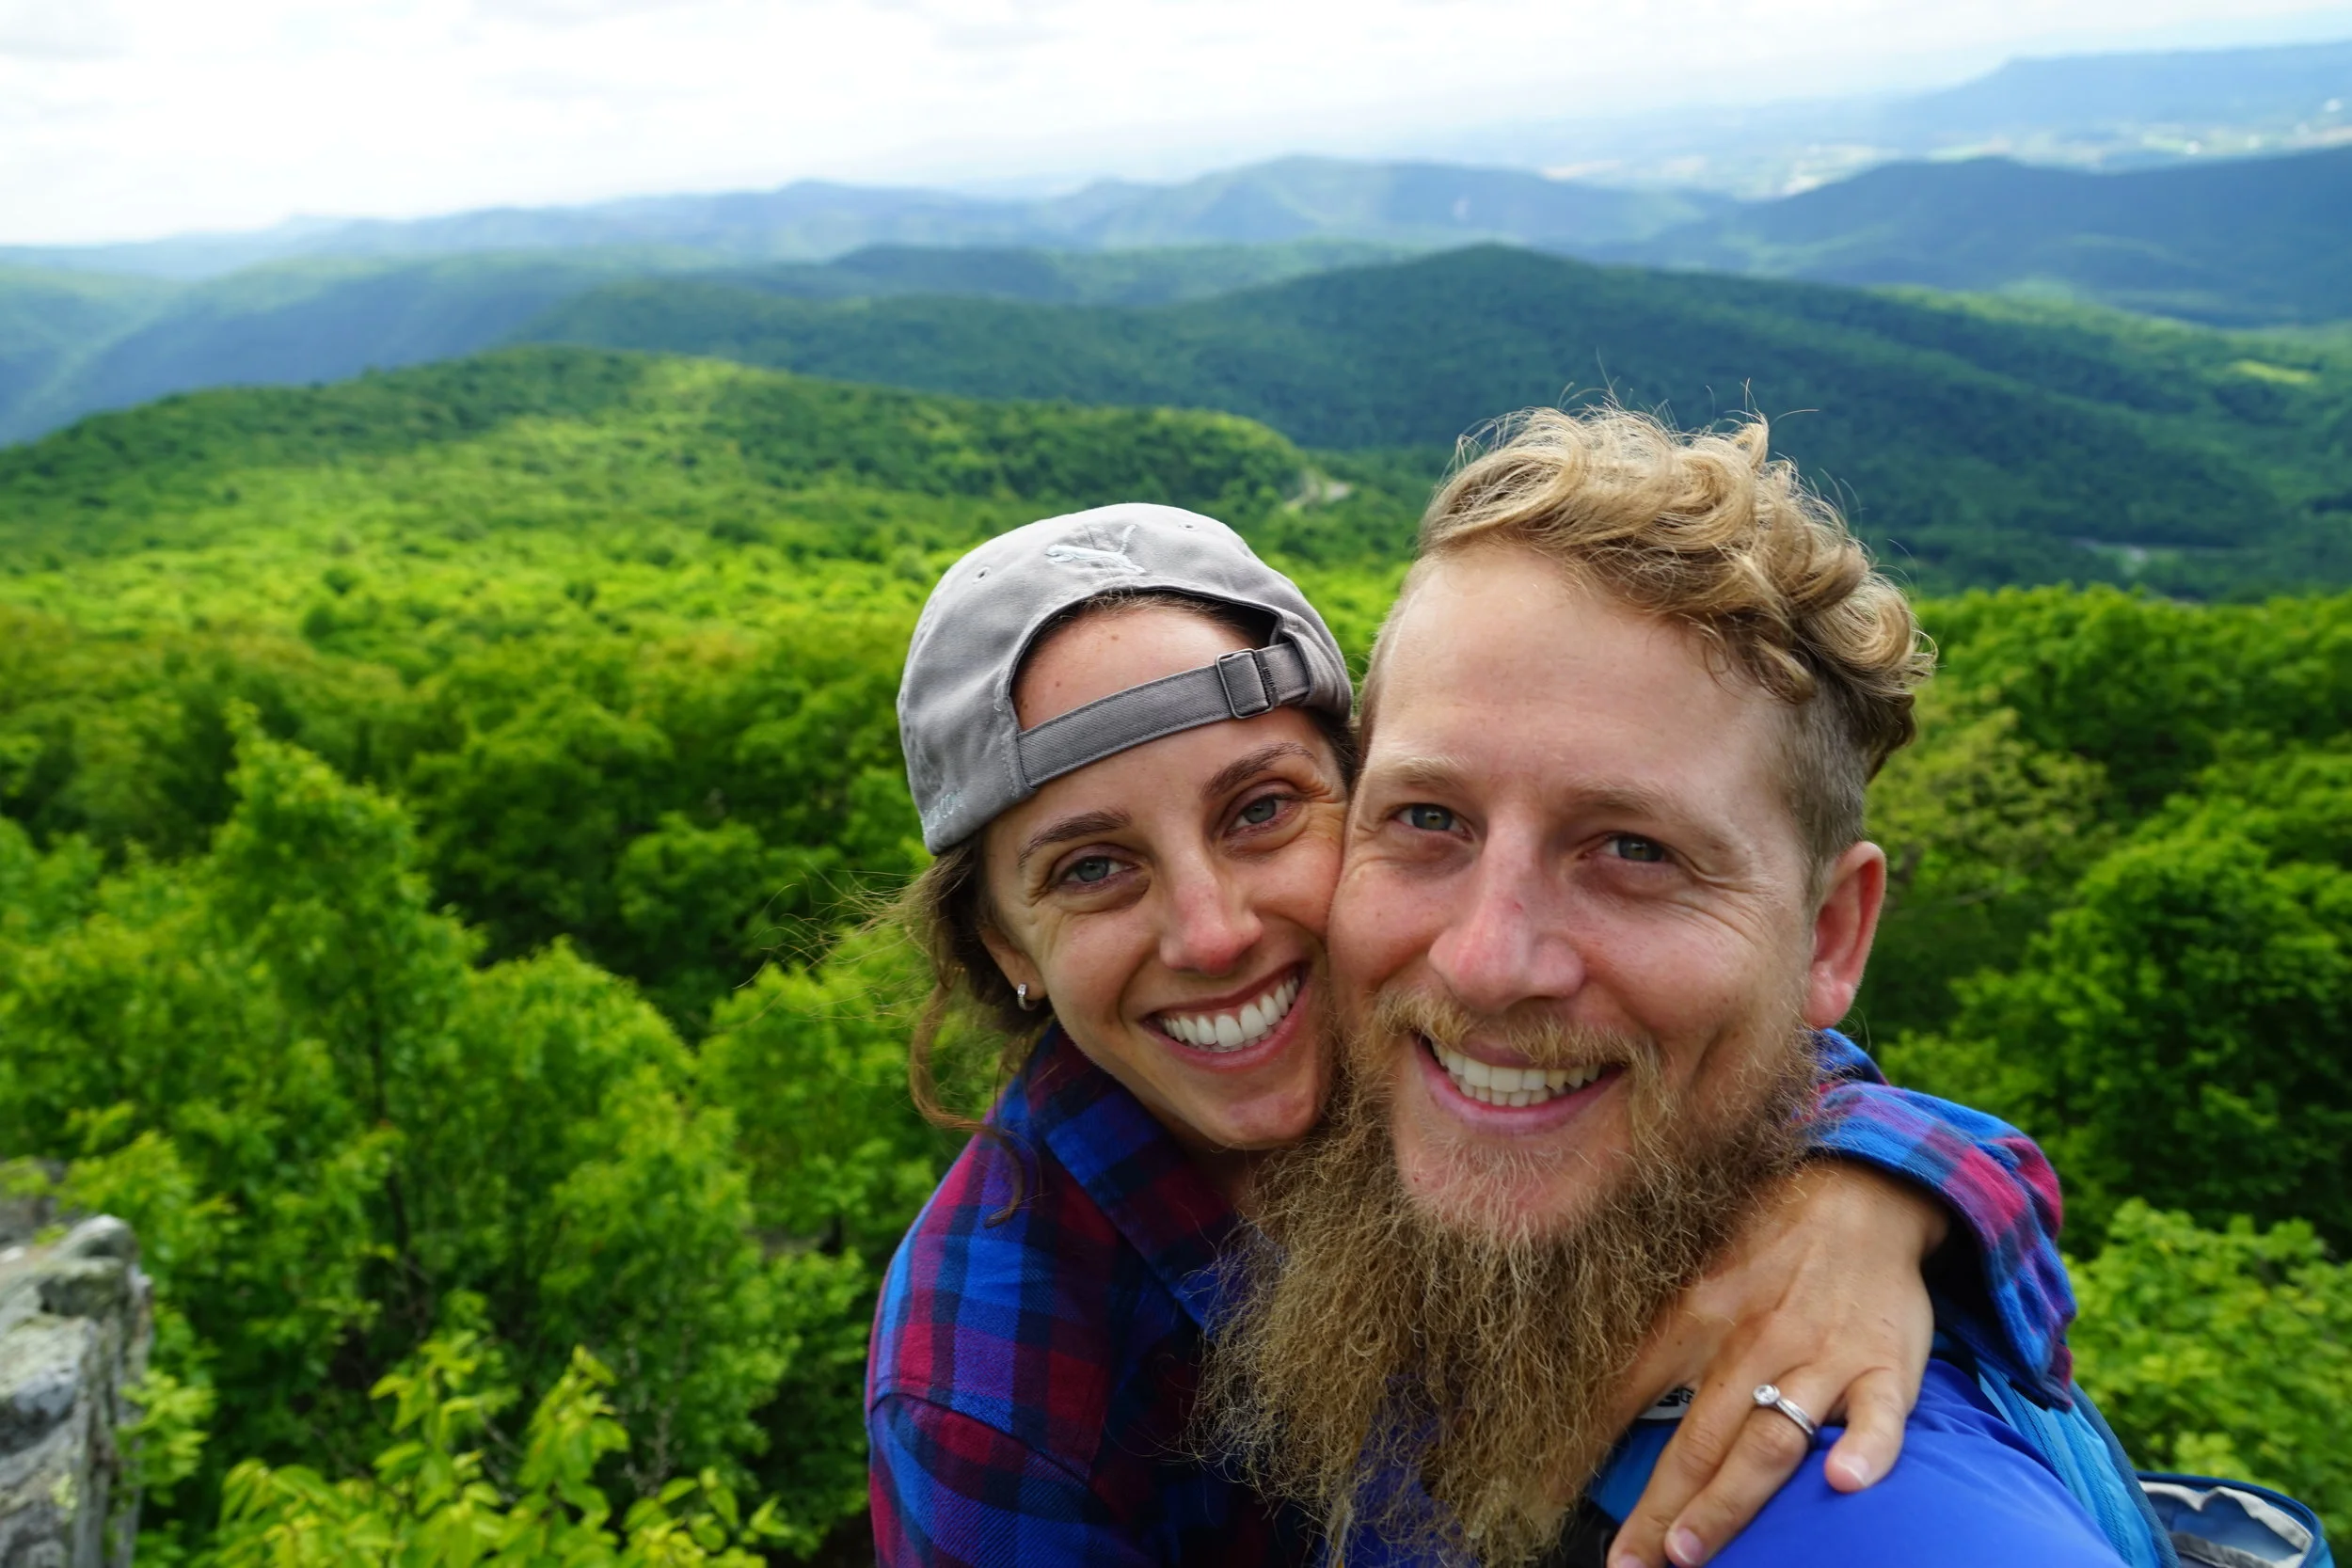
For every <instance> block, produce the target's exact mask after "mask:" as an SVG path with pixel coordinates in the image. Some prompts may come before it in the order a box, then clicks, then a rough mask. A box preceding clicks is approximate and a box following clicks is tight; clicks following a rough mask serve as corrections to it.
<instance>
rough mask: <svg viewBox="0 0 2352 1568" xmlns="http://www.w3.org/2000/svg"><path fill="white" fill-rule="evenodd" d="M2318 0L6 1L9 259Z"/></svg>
mask: <svg viewBox="0 0 2352 1568" xmlns="http://www.w3.org/2000/svg"><path fill="white" fill-rule="evenodd" d="M2310 3H2311V0H2234V3H2231V4H2226V5H2225V4H2224V3H2223V0H2075V3H2073V4H2069V5H2065V6H2060V7H2053V6H2051V5H2049V4H2048V3H2047V0H1952V3H1949V4H1946V5H1941V6H1932V7H1930V6H1921V5H1919V4H1917V3H1916V0H1550V3H1549V4H1545V5H1535V6H1531V5H1529V4H1527V3H1526V0H1286V3H1274V4H1269V3H1268V0H207V3H206V4H204V5H200V6H194V5H189V4H188V3H187V0H0V133H5V134H0V242H11V241H13V242H39V241H65V240H76V239H98V238H111V237H128V236H134V235H142V234H152V233H161V232H168V231H173V230H183V229H188V228H197V227H204V228H221V227H238V226H250V225H257V224H262V223H267V222H271V221H275V220H276V219H278V218H279V217H282V216H284V215H286V214H292V213H381V214H418V213H426V212H440V211H450V210H454V209H459V208H463V207H468V206H475V205H483V204H488V203H493V202H506V201H520V202H534V201H553V200H577V199H589V198H598V197H604V196H613V195H624V194H631V193H637V192H644V191H654V190H672V189H683V188H699V189H715V188H724V187H729V186H745V185H771V184H775V183H780V182H784V181H786V180H789V179H794V178H799V177H803V176H811V175H814V176H827V177H832V178H841V179H875V178H890V179H896V180H908V181H914V180H930V181H978V180H988V179H995V178H1003V177H1014V176H1023V175H1051V176H1061V177H1069V178H1078V177H1083V176H1086V175H1090V174H1110V173H1132V174H1138V175H1146V176H1161V175H1168V174H1171V173H1178V172H1183V171H1185V170H1187V169H1189V168H1197V167H1200V166H1208V165H1211V164H1215V163H1217V162H1221V161H1229V160H1232V159H1235V158H1241V157H1251V156H1261V155H1266V154H1271V153H1274V152H1279V151H1282V150H1293V149H1305V150H1330V151H1350V150H1373V149H1379V150H1396V149H1397V148H1399V147H1403V146H1407V145H1409V144H1410V143H1411V142H1412V140H1413V138H1414V137H1415V136H1416V135H1421V134H1422V133H1423V132H1424V131H1432V130H1435V129H1438V128H1444V127H1449V126H1458V125H1462V124H1466V123H1473V122H1480V121H1487V122H1491V121H1496V120H1503V119H1512V118H1514V117H1536V116H1541V117H1549V118H1557V117H1562V116H1567V115H1574V114H1581V113H1617V112H1623V111H1628V110H1631V109H1635V108H1639V107H1644V106H1667V105H1672V104H1677V103H1692V102H1700V101H1708V100H1717V101H1722V100H1737V101H1760V100H1764V99H1769V98H1774V97H1790V96H1801V95H1805V94H1819V93H1828V92H1840V91H1854V90H1863V89H1867V88H1870V87H1912V86H1917V85H1921V84H1925V83H1929V82H1934V81H1948V80H1955V79H1958V78H1959V77H1962V76H1964V75H1966V74H1969V73H1971V72H1973V71H1977V70H1980V69H1983V68H1984V67H1986V66H1989V65H1991V64H1993V63H1994V62H1995V61H1997V60H1998V59H1999V58H2000V57H2002V56H2003V55H2007V54H2010V53H2014V52H2020V51H2032V50H2047V49H2049V48H2054V47H2064V46H2068V45H2074V46H2082V45H2091V46H2098V45H2102V44H2111V43H2115V42H2128V41H2132V40H2137V39H2143V38H2149V37H2153V36H2156V35H2159V34H2161V33H2163V32H2164V31H2165V30H2166V29H2170V30H2171V31H2172V32H2174V33H2183V34H2185V33H2193V32H2195V31H2196V30H2198V29H2200V28H2202V29H2205V30H2207V32H2210V33H2215V34H2221V33H2230V32H2231V30H2234V32H2233V34H2232V36H2247V35H2248V34H2249V33H2251V32H2253V31H2255V30H2257V29H2259V28H2260V27H2262V26H2263V25H2264V24H2265V22H2264V19H2265V18H2273V19H2276V18H2287V17H2292V16H2294V15H2295V14H2296V13H2301V12H2308V10H2309V7H2310ZM2208 41H2227V39H2226V38H2223V37H2218V36H2217V37H2215V38H2212V39H2210V40H2208Z"/></svg>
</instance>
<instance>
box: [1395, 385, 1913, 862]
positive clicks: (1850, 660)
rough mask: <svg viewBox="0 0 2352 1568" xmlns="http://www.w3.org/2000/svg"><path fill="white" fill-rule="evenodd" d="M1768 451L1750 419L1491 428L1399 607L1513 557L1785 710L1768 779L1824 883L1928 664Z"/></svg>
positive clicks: (1471, 448) (1827, 508) (1896, 606)
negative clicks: (1622, 609) (1526, 552)
mask: <svg viewBox="0 0 2352 1568" xmlns="http://www.w3.org/2000/svg"><path fill="white" fill-rule="evenodd" d="M1768 437H1769V430H1768V428H1767V426H1766V423H1765V421H1764V420H1761V419H1750V420H1746V421H1745V422H1744V423H1742V424H1740V426H1739V427H1738V428H1736V429H1733V430H1730V431H1728V432H1699V433H1685V432H1679V431H1676V430H1673V429H1671V428H1669V427H1668V426H1667V425H1665V424H1663V423H1661V421H1660V420H1655V419H1652V418H1650V417H1649V416H1647V415H1644V414H1637V413H1633V412H1630V411H1629V410H1626V409H1622V408H1616V407H1597V408H1584V409H1579V410H1576V411H1573V412H1568V411H1564V410H1561V409H1557V408H1537V409H1531V410H1529V411H1527V412H1524V413H1521V414H1517V415H1514V416H1511V417H1510V418H1509V419H1506V420H1498V421H1496V423H1495V424H1493V425H1491V426H1489V427H1488V428H1487V430H1486V432H1484V433H1483V438H1482V439H1480V440H1478V441H1475V442H1471V443H1466V444H1465V449H1464V453H1463V459H1464V460H1463V461H1462V462H1461V463H1460V464H1459V466H1458V467H1457V468H1456V470H1455V472H1454V475H1453V477H1452V478H1451V479H1449V480H1448V481H1447V482H1446V483H1445V484H1444V485H1443V487H1441V488H1440V489H1439V490H1438V495H1437V498H1436V499H1434V500H1432V501H1431V502H1430V504H1429V510H1428V512H1427V514H1426V515H1424V516H1423V517H1422V525H1421V546H1420V555H1419V559H1418V561H1417V562H1415V564H1414V566H1413V569H1412V571H1411V573H1409V574H1408V575H1407V576H1406V579H1405V586H1404V590H1403V592H1401V593H1400V594H1398V596H1397V603H1398V605H1400V606H1401V605H1403V604H1404V603H1405V602H1406V600H1407V599H1408V598H1410V597H1411V596H1412V593H1413V589H1414V586H1415V583H1416V582H1417V581H1418V580H1419V579H1420V578H1422V577H1424V576H1425V575H1426V574H1427V573H1428V572H1429V571H1430V570H1431V568H1432V566H1433V565H1434V564H1435V563H1437V562H1442V561H1444V560H1446V559H1447V558H1449V557H1451V556H1455V555H1459V554H1462V553H1463V552H1465V551H1468V550H1470V549H1475V548H1479V547H1481V546H1493V545H1504V546H1519V547H1521V548H1525V549H1530V550H1534V551H1535V552H1536V553H1538V554H1540V555H1542V556H1544V557H1546V558H1547V559H1549V560H1550V561H1552V562H1556V563H1557V564H1558V565H1559V566H1561V567H1562V568H1563V569H1564V570H1565V571H1566V572H1567V573H1568V574H1569V575H1570V577H1571V578H1574V579H1575V580H1576V581H1578V582H1579V583H1581V584H1583V585H1585V586H1587V587H1590V588H1592V589H1595V590H1597V591H1599V592H1603V593H1606V594H1610V595H1611V596H1612V597H1613V598H1615V599H1617V600H1619V601H1620V602H1622V603H1624V604H1626V605H1627V606H1629V607H1630V608H1632V609H1634V610H1640V611H1643V612H1645V613H1646V614H1651V615H1656V616H1660V617H1661V618H1664V619H1667V620H1671V621H1674V622H1677V623H1678V624H1680V625H1682V626H1687V627H1689V628H1690V629H1691V630H1692V631H1693V632H1695V633H1697V634H1698V635H1699V636H1700V637H1702V638H1704V639H1705V640H1706V641H1708V643H1709V644H1711V645H1712V646H1713V647H1715V648H1716V649H1718V650H1720V652H1721V654H1722V655H1723V657H1724V658H1725V659H1727V660H1728V661H1729V663H1730V664H1731V666H1732V667H1734V668H1736V669H1737V670H1739V671H1740V673H1744V674H1745V675H1747V676H1748V677H1749V678H1751V679H1753V680H1754V681H1755V682H1756V684H1757V685H1758V686H1760V687H1761V688H1763V689H1764V690H1765V691H1767V692H1769V693H1770V694H1771V695H1772V696H1774V697H1776V698H1778V699H1780V700H1781V701H1782V702H1784V703H1787V704H1788V705H1789V706H1790V708H1791V710H1792V715H1791V717H1792V722H1791V724H1790V726H1789V731H1788V735H1789V741H1788V748H1787V752H1786V760H1785V766H1784V770H1783V772H1784V780H1785V782H1786V784H1787V785H1788V800H1789V805H1790V808H1791V810H1792V812H1793V813H1794V815H1795V817H1796V820H1797V827H1798V832H1799V833H1800V835H1801V836H1802V838H1803V840H1804V845H1805V847H1806V849H1807V851H1808V852H1809V853H1810V855H1811V856H1812V858H1813V861H1814V863H1815V864H1816V866H1817V867H1823V866H1826V865H1827V864H1828V863H1830V862H1831V861H1834V860H1835V859H1836V857H1837V856H1838V855H1839V854H1841V853H1842V852H1843V851H1844V850H1845V849H1846V848H1847V847H1849V846H1851V845H1852V844H1853V843H1854V842H1855V841H1857V840H1858V839H1860V838H1861V837H1862V834H1863V796H1864V791H1865V788H1866V787H1867V784H1869V781H1870V779H1871V778H1872V777H1873V776H1874V775H1875V774H1876V773H1877V772H1878V770H1879V768H1880V766H1881V765H1882V764H1883V763H1884V762H1885V760H1886V759H1887V757H1888V756H1889V755H1891V754H1892V753H1893V752H1896V751H1897V750H1899V749H1900V748H1901V747H1902V746H1904V745H1906V744H1907V743H1909V741H1910V740H1911V739H1912V737H1913V736H1914V735H1915V733H1916V732H1915V723H1914V720H1913V717H1912V703H1913V695H1914V693H1915V690H1916V689H1917V688H1918V686H1919V684H1920V682H1922V681H1924V680H1925V679H1926V678H1927V676H1928V674H1929V673H1931V670H1932V669H1933V668H1934V653H1933V651H1932V649H1931V646H1930V644H1929V643H1928V641H1927V639H1926V637H1925V636H1924V635H1923V634H1922V633H1921V632H1920V630H1919V624H1918V621H1917V619H1916V618H1915V616H1914V615H1913V613H1912V610H1911V605H1910V602H1909V601H1908V600H1906V599H1905V598H1904V597H1903V594H1902V592H1901V591H1900V590H1899V589H1898V588H1897V587H1896V586H1895V585H1894V584H1893V583H1892V582H1889V581H1888V580H1887V579H1886V578H1884V577H1883V576H1881V575H1880V574H1879V573H1878V572H1876V571H1874V570H1873V569H1872V568H1871V564H1870V558H1869V556H1868V554H1867V551H1865V550H1864V548H1863V546H1862V544H1861V542H1860V541H1859V540H1857V539H1855V538H1854V537H1853V535H1852V534H1851V533H1850V532H1849V531H1847V529H1846V525H1845V521H1844V520H1843V519H1842V518H1841V517H1839V515H1837V511H1836V508H1835V507H1833V506H1832V505H1831V504H1830V503H1829V502H1828V501H1827V500H1825V499H1822V498H1821V497H1820V495H1819V494H1817V493H1816V492H1814V491H1813V490H1811V489H1810V488H1808V487H1807V486H1806V485H1805V483H1804V481H1803V480H1802V479H1800V478H1799V477H1798V474H1797V470H1796V468H1795V467H1794V466H1793V465H1791V464H1790V463H1789V462H1788V460H1787V459H1785V458H1774V457H1772V455H1771V449H1770V444H1769V439H1768ZM1395 619H1396V611H1395V610H1393V609H1392V610H1391V611H1390V619H1389V625H1390V626H1393V625H1395ZM1388 641H1389V638H1388V631H1387V628H1386V627H1383V629H1382V632H1381V636H1380V639H1379V641H1377V642H1376V643H1375V645H1374V649H1373V656H1372V662H1371V668H1370V670H1369V672H1368V673H1367V674H1366V677H1365V682H1364V699H1363V705H1362V713H1363V726H1364V735H1365V736H1366V737H1367V738H1369V736H1370V735H1371V733H1372V729H1373V727H1374V725H1375V724H1376V723H1377V721H1378V713H1379V687H1380V672H1381V667H1382V664H1383V663H1384V659H1385V655H1386V653H1387V651H1388Z"/></svg>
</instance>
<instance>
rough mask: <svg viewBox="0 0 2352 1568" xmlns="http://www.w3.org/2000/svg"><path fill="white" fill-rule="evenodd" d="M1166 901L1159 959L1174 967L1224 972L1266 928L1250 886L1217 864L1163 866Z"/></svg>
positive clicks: (1212, 972)
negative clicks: (1220, 871) (1166, 912)
mask: <svg viewBox="0 0 2352 1568" xmlns="http://www.w3.org/2000/svg"><path fill="white" fill-rule="evenodd" d="M1161 886H1162V888H1163V890H1164V891H1165V893H1166V895H1167V899H1168V914H1167V919H1166V920H1165V922H1164V923H1163V924H1162V927H1161V931H1160V961H1161V962H1162V963H1164V964H1166V965H1167V966H1168V968H1170V969H1176V970H1185V971H1190V972H1194V973H1198V974H1224V973H1226V972H1227V971H1228V970H1231V969H1232V968H1233V966H1234V965H1236V964H1238V963H1240V962H1241V960H1242V958H1244V957H1245V956H1246V955H1247V954H1248V952H1249V950H1250V949H1251V948H1252V947H1254V946H1256V945H1257V943H1258V939H1259V938H1260V937H1261V936H1263V934H1264V932H1265V923H1264V922H1263V921H1262V920H1260V919H1259V918H1258V911H1257V909H1256V907H1255V905H1254V903H1253V902H1252V900H1251V899H1250V897H1249V894H1248V888H1247V887H1245V886H1244V885H1242V881H1241V879H1238V878H1235V877H1232V876H1228V875H1220V874H1219V868H1218V867H1217V866H1216V865H1215V864H1213V863H1179V864H1171V865H1164V866H1163V867H1162V870H1161Z"/></svg>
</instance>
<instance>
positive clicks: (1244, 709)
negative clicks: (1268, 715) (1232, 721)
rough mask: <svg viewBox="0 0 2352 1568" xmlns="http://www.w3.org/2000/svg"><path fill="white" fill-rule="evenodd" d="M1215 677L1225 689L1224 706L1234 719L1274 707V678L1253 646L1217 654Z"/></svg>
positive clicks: (1251, 715) (1247, 717) (1243, 717)
mask: <svg viewBox="0 0 2352 1568" xmlns="http://www.w3.org/2000/svg"><path fill="white" fill-rule="evenodd" d="M1216 678H1217V684H1218V685H1220V686H1222V687H1223V688H1224V689H1225V706H1226V707H1227V709H1228V710H1230V711H1231V712H1232V716H1233V717H1234V718H1236V719H1254V718H1256V717H1257V716H1258V715H1259V714H1261V713H1263V712H1265V711H1266V710H1267V709H1269V708H1271V707H1272V706H1274V677H1273V676H1272V675H1270V674H1268V673H1266V667H1265V657H1264V656H1263V654H1261V653H1260V652H1259V651H1258V650H1257V649H1255V648H1241V649H1237V650H1235V651H1234V652H1232V653H1230V654H1220V655H1218V656H1217V660H1216Z"/></svg>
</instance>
